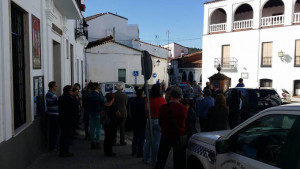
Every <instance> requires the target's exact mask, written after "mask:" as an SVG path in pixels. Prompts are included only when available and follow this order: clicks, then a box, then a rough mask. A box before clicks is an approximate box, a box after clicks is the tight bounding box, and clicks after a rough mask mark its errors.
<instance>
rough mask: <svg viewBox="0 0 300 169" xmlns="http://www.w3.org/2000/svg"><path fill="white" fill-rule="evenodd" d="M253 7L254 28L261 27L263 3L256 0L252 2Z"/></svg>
mask: <svg viewBox="0 0 300 169" xmlns="http://www.w3.org/2000/svg"><path fill="white" fill-rule="evenodd" d="M252 9H253V29H258V28H260V23H261V5H260V1H256V2H254V3H252Z"/></svg>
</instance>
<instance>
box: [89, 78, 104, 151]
mask: <svg viewBox="0 0 300 169" xmlns="http://www.w3.org/2000/svg"><path fill="white" fill-rule="evenodd" d="M87 105H88V112H89V114H90V118H89V120H90V138H91V148H92V149H94V148H97V149H100V148H101V145H100V139H101V123H100V112H101V111H102V110H103V106H104V96H103V95H102V93H101V92H100V87H99V84H98V83H93V85H92V87H91V92H90V93H89V94H88V98H87ZM95 132H96V139H95Z"/></svg>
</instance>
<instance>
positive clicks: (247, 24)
mask: <svg viewBox="0 0 300 169" xmlns="http://www.w3.org/2000/svg"><path fill="white" fill-rule="evenodd" d="M247 28H253V19H248V20H241V21H235V22H233V30H239V29H247Z"/></svg>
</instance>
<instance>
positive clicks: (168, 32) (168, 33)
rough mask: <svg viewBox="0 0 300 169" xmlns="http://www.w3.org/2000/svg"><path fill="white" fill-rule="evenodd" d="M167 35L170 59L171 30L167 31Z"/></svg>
mask: <svg viewBox="0 0 300 169" xmlns="http://www.w3.org/2000/svg"><path fill="white" fill-rule="evenodd" d="M167 35H168V50H169V57H170V56H171V55H170V41H169V40H170V39H169V35H170V30H167Z"/></svg>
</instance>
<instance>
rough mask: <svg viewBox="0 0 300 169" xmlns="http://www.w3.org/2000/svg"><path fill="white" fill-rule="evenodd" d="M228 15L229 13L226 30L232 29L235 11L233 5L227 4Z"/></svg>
mask: <svg viewBox="0 0 300 169" xmlns="http://www.w3.org/2000/svg"><path fill="white" fill-rule="evenodd" d="M225 10H226V15H227V22H226V23H227V30H226V32H231V31H232V25H233V15H234V14H233V13H232V5H227V6H226V8H225Z"/></svg>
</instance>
